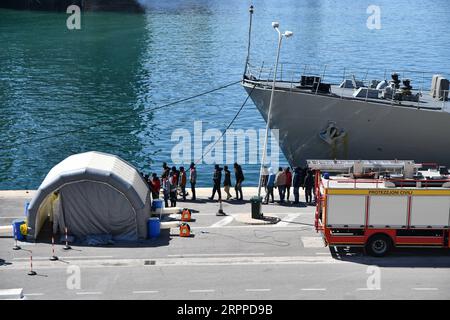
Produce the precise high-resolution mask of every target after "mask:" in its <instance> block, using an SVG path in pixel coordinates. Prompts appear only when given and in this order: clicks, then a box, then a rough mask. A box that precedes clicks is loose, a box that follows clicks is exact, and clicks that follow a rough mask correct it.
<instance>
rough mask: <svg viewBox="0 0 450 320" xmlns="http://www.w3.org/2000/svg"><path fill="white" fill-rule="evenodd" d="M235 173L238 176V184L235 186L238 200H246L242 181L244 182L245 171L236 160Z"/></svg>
mask: <svg viewBox="0 0 450 320" xmlns="http://www.w3.org/2000/svg"><path fill="white" fill-rule="evenodd" d="M233 167H234V175H235V178H236V184H235V186H234V190H235V191H236V200H244V196H243V194H242V183H243V182H244V173H243V172H242V167H241V166H240V165H239V164H238V163H237V162H235V163H234V165H233Z"/></svg>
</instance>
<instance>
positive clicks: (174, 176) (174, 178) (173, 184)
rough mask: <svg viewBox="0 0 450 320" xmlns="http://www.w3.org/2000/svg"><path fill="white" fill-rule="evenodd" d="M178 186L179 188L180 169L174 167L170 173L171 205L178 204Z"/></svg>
mask: <svg viewBox="0 0 450 320" xmlns="http://www.w3.org/2000/svg"><path fill="white" fill-rule="evenodd" d="M177 188H178V170H177V169H176V168H175V167H172V171H170V173H169V196H170V206H171V207H176V206H177Z"/></svg>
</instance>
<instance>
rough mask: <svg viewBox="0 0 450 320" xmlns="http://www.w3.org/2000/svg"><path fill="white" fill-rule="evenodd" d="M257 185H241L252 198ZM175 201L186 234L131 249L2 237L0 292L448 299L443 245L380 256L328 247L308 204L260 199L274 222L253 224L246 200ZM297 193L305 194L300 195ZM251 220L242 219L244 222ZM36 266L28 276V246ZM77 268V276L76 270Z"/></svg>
mask: <svg viewBox="0 0 450 320" xmlns="http://www.w3.org/2000/svg"><path fill="white" fill-rule="evenodd" d="M255 192H256V190H255V189H254V188H253V189H246V190H244V194H245V195H246V196H247V197H249V196H250V195H252V194H255ZM208 195H209V190H199V198H200V201H198V202H195V203H193V202H186V203H182V202H180V206H181V207H189V208H191V209H194V211H195V212H194V214H193V218H194V219H195V221H194V222H191V223H190V225H191V227H192V231H193V233H194V235H193V237H191V238H180V237H179V236H178V230H177V229H171V230H167V231H164V232H163V233H162V235H161V237H160V238H159V239H157V240H146V241H142V242H140V243H138V244H135V245H133V246H130V245H128V246H123V245H122V246H119V245H115V246H105V247H86V246H73V249H72V250H69V251H64V250H62V247H63V245H62V244H57V245H56V249H55V250H56V255H57V256H58V257H59V258H60V260H59V261H49V257H50V256H51V255H52V252H51V246H50V245H49V244H48V243H36V244H29V243H22V244H21V246H22V250H18V251H14V250H12V247H13V245H14V241H13V239H12V238H11V237H10V236H9V235H6V236H2V237H0V299H1V293H2V291H1V289H12V288H23V292H24V294H25V296H26V297H27V298H28V299H449V298H450V272H449V268H450V256H449V253H448V251H445V250H420V249H402V250H397V251H396V252H394V253H393V254H391V255H390V256H388V257H385V258H372V257H367V256H364V255H363V254H362V252H361V251H358V250H352V251H344V252H339V253H337V251H335V250H334V248H331V249H330V248H325V247H324V246H323V242H322V240H321V238H320V237H319V235H318V234H317V233H316V232H315V230H314V228H313V216H314V207H311V206H305V205H301V206H296V207H294V206H280V205H278V204H273V205H267V206H263V212H264V214H265V215H266V216H272V217H278V218H279V219H280V222H278V223H277V224H274V225H250V224H246V223H244V222H243V221H246V219H244V217H245V216H247V217H250V204H249V203H248V202H229V203H224V204H223V210H224V211H225V213H227V214H228V215H227V216H225V217H218V216H216V215H215V214H216V212H217V210H218V208H219V207H218V204H217V202H211V201H208V200H206V197H207V196H208ZM31 196H32V192H30V193H28V194H27V193H26V192H24V191H15V192H0V225H7V224H9V223H10V222H11V220H12V219H13V218H15V217H23V210H24V203H25V202H26V201H27V200H29V199H30V198H31ZM302 200H303V199H302ZM247 220H248V219H247ZM29 250H32V252H33V267H34V270H35V271H36V272H37V273H38V274H37V275H36V276H28V275H27V272H28V271H29V267H30V263H29V258H30V252H29ZM78 274H79V275H80V277H77V276H78Z"/></svg>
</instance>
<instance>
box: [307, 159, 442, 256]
mask: <svg viewBox="0 0 450 320" xmlns="http://www.w3.org/2000/svg"><path fill="white" fill-rule="evenodd" d="M308 167H309V169H311V170H314V171H315V179H316V186H315V196H316V214H315V227H316V231H317V232H321V233H322V236H323V238H324V240H325V243H326V244H327V245H329V246H336V247H342V246H344V247H356V246H360V247H364V248H365V251H366V252H367V253H369V254H370V255H372V256H377V257H381V256H384V255H386V254H387V253H388V252H389V251H390V250H391V249H392V248H394V247H402V246H404V247H441V248H449V247H450V244H449V225H450V177H449V176H448V172H447V171H446V170H441V171H438V170H435V169H428V170H420V169H424V168H425V167H426V165H425V164H415V163H414V162H413V161H397V160H395V161H372V160H366V161H344V160H309V161H308Z"/></svg>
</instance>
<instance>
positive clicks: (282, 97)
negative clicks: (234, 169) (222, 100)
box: [242, 68, 450, 166]
mask: <svg viewBox="0 0 450 320" xmlns="http://www.w3.org/2000/svg"><path fill="white" fill-rule="evenodd" d="M249 70H251V69H250V68H249ZM285 74H286V73H285ZM318 74H319V75H318V76H312V77H307V76H304V75H303V76H302V77H300V76H297V79H300V78H301V80H295V77H294V76H292V78H291V79H289V80H288V81H286V80H283V79H282V78H281V79H278V78H277V81H276V84H275V92H274V98H273V99H274V100H273V106H272V111H271V120H270V127H271V129H273V128H277V129H279V144H280V148H281V149H282V151H283V153H284V154H285V156H286V158H287V160H288V161H289V163H290V165H292V166H297V165H305V164H306V160H307V159H355V160H357V159H373V160H381V159H411V160H414V161H416V162H418V163H423V162H433V163H438V164H441V165H450V102H448V101H447V95H448V88H445V86H444V89H442V90H441V91H439V92H438V91H436V88H434V91H433V92H430V89H424V83H427V79H429V83H431V81H432V77H431V75H430V76H429V77H424V76H423V75H422V77H421V84H420V87H418V88H415V87H414V88H412V87H413V86H417V83H418V82H419V81H418V80H417V81H415V82H414V79H413V80H412V85H411V86H409V80H408V79H406V82H405V78H404V77H402V78H401V80H399V81H397V82H400V81H403V82H404V83H406V87H400V84H397V87H396V86H395V83H394V84H393V83H392V82H393V81H392V80H388V81H386V82H385V85H384V88H383V89H380V86H382V85H380V86H379V84H380V81H372V82H371V83H370V82H369V81H366V80H365V79H364V80H365V81H357V80H356V79H355V77H354V76H353V75H352V77H346V76H345V73H344V77H343V81H342V83H341V85H339V84H326V83H325V81H324V74H320V73H318ZM255 75H257V76H255ZM385 75H386V73H385ZM435 78H436V79H437V77H435ZM441 78H443V79H444V80H445V78H444V77H441ZM269 79H270V74H269V76H267V80H266V78H265V77H264V76H263V75H262V73H261V71H259V72H253V73H252V72H251V71H248V73H247V74H246V75H245V77H244V79H243V81H242V85H243V87H244V88H245V89H246V91H247V92H248V93H250V92H251V99H252V100H253V102H254V104H255V105H256V107H257V108H258V110H259V111H260V113H261V114H262V116H263V118H264V120H266V121H267V113H268V106H269V100H270V92H271V89H272V82H271V81H270V80H269ZM331 79H332V81H333V80H334V82H335V83H336V82H337V81H336V79H338V78H331ZM424 79H425V81H424ZM434 80H435V79H434V78H433V81H434ZM444 80H443V81H444ZM308 81H311V83H309V84H307V83H305V82H308ZM312 82H314V83H312ZM339 82H340V81H339ZM377 86H378V89H377ZM386 87H387V89H386ZM391 87H392V88H393V90H392V89H390V88H391ZM432 88H433V87H432ZM389 90H391V91H389Z"/></svg>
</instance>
